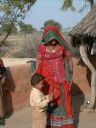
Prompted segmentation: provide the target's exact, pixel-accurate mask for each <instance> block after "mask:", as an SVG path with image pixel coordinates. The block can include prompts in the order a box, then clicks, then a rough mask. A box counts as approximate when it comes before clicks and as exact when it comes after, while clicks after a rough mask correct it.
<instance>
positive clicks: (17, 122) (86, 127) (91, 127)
mask: <svg viewBox="0 0 96 128" xmlns="http://www.w3.org/2000/svg"><path fill="white" fill-rule="evenodd" d="M2 59H3V61H4V64H5V66H6V67H7V66H13V65H18V64H24V63H26V62H28V61H30V60H32V59H31V58H24V59H23V58H22V59H20V58H19V59H18V58H2ZM83 103H84V95H83V94H82V95H81V94H80V95H76V96H74V97H73V106H74V122H75V128H96V110H95V111H94V112H91V113H88V112H80V108H81V105H82V104H83ZM31 124H32V120H31V107H30V106H28V107H26V108H23V109H21V110H18V111H16V112H14V113H13V114H12V115H11V116H10V117H8V118H6V122H5V126H0V128H31Z"/></svg>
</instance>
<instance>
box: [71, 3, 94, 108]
mask: <svg viewBox="0 0 96 128" xmlns="http://www.w3.org/2000/svg"><path fill="white" fill-rule="evenodd" d="M69 36H71V43H72V45H73V46H74V47H75V48H76V47H78V48H79V51H80V55H81V58H82V60H83V62H84V63H85V64H86V65H87V67H88V68H89V70H90V71H91V83H90V85H91V97H90V101H86V99H85V102H86V103H87V104H88V107H89V108H90V109H93V108H94V104H95V98H96V68H95V67H96V65H95V66H93V63H92V62H91V61H90V59H89V58H90V57H89V56H91V58H92V57H93V54H94V55H95V54H96V5H95V6H94V7H93V8H92V9H91V11H90V12H89V13H88V14H87V15H86V16H85V17H84V18H83V19H82V20H81V22H80V23H79V24H77V25H76V26H75V27H74V28H73V29H72V31H71V32H70V33H69ZM94 61H96V55H95V59H94ZM95 64H96V63H95Z"/></svg>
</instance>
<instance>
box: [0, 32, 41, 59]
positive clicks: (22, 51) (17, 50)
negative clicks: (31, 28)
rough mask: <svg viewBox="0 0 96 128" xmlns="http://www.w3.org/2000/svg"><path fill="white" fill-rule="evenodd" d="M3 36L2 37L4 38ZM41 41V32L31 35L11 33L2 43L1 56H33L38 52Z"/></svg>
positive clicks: (0, 37)
mask: <svg viewBox="0 0 96 128" xmlns="http://www.w3.org/2000/svg"><path fill="white" fill-rule="evenodd" d="M2 38H3V37H2V36H0V39H1V40H2ZM39 43H40V33H34V34H31V35H27V36H26V37H25V36H24V35H11V36H9V37H8V39H7V42H6V43H5V44H3V45H2V47H1V52H0V55H1V57H16V58H32V57H35V56H36V54H37V47H38V44H39Z"/></svg>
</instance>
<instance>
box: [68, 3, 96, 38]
mask: <svg viewBox="0 0 96 128" xmlns="http://www.w3.org/2000/svg"><path fill="white" fill-rule="evenodd" d="M69 35H70V36H75V37H77V38H78V37H79V38H80V37H87V36H88V37H91V38H96V5H95V6H94V7H93V8H92V9H91V11H90V12H89V13H88V14H87V15H86V16H85V17H84V18H83V19H82V20H81V22H80V23H79V24H78V25H77V26H75V27H74V28H73V29H72V31H71V32H70V33H69Z"/></svg>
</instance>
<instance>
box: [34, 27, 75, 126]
mask: <svg viewBox="0 0 96 128" xmlns="http://www.w3.org/2000/svg"><path fill="white" fill-rule="evenodd" d="M36 72H37V73H40V74H42V75H43V76H45V77H46V79H47V84H46V88H45V89H44V90H43V91H44V93H45V94H47V93H54V101H53V103H51V104H49V108H48V115H49V116H48V126H47V127H48V128H74V120H73V108H72V102H71V95H70V87H71V82H72V79H71V78H72V72H73V69H72V59H71V54H70V48H69V47H68V44H67V43H66V41H65V39H64V38H63V36H62V35H61V33H60V31H59V29H58V27H56V26H55V25H48V26H47V27H46V28H45V29H44V32H43V35H42V41H41V44H40V45H39V48H38V56H37V68H36Z"/></svg>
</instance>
